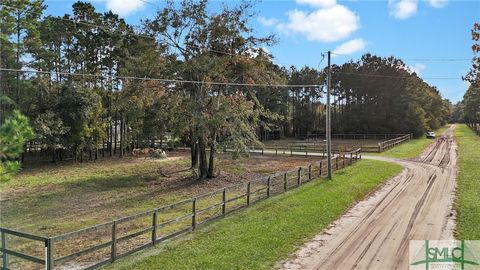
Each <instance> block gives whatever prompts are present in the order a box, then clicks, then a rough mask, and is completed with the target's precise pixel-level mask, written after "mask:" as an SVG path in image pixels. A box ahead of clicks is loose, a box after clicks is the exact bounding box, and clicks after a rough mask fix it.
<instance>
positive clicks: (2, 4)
mask: <svg viewBox="0 0 480 270" xmlns="http://www.w3.org/2000/svg"><path fill="white" fill-rule="evenodd" d="M142 1H143V2H145V3H149V4H151V5H154V6H156V5H155V4H154V3H152V2H149V1H144V0H142ZM0 6H5V7H7V8H10V9H14V10H18V11H26V12H29V13H33V14H37V15H43V13H42V12H35V11H32V10H24V9H20V8H17V7H13V6H9V5H6V4H4V3H0ZM54 19H56V20H62V21H66V22H70V23H75V24H81V25H86V26H91V27H96V28H99V29H102V30H104V31H105V32H110V33H113V31H112V30H111V29H108V28H107V27H105V26H103V25H98V24H94V23H90V22H85V21H78V20H73V19H69V18H64V17H60V16H58V17H54ZM130 35H132V36H137V37H142V38H146V39H151V40H154V41H156V42H157V43H159V44H160V45H164V46H172V45H171V44H169V43H168V42H165V41H158V40H157V39H156V38H155V37H154V36H149V35H144V34H139V33H136V32H133V33H130ZM183 46H185V47H190V48H195V49H199V50H204V51H207V52H210V53H217V54H223V55H230V56H235V57H247V58H248V59H251V60H254V61H258V59H256V58H254V57H251V56H248V55H242V54H236V53H230V52H226V51H220V50H215V49H209V48H207V47H201V46H196V45H191V44H183ZM180 47H181V48H182V49H185V50H188V49H187V48H183V47H182V46H180ZM272 61H273V59H272ZM273 62H276V63H278V64H282V65H293V64H291V63H285V62H279V61H273Z"/></svg>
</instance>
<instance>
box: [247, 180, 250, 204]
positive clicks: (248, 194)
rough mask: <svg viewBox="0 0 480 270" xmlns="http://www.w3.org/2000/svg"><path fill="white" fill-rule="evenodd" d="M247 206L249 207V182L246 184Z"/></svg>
mask: <svg viewBox="0 0 480 270" xmlns="http://www.w3.org/2000/svg"><path fill="white" fill-rule="evenodd" d="M247 206H250V182H248V183H247Z"/></svg>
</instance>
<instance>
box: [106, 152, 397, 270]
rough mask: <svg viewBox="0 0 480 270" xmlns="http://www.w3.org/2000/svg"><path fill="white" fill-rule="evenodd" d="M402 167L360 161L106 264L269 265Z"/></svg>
mask: <svg viewBox="0 0 480 270" xmlns="http://www.w3.org/2000/svg"><path fill="white" fill-rule="evenodd" d="M401 170H402V168H401V166H399V165H396V164H392V163H386V162H382V161H375V160H363V161H361V162H359V163H357V164H355V165H353V166H351V167H348V168H346V169H344V170H341V171H338V172H336V173H335V174H334V179H333V180H332V181H324V180H319V181H314V182H312V183H309V184H307V185H305V186H304V187H302V188H299V189H296V190H293V191H291V192H288V193H286V194H282V195H279V196H277V197H274V198H272V199H270V200H267V201H264V202H261V203H258V204H256V205H255V206H253V207H252V208H249V209H247V210H245V211H243V212H240V213H237V214H234V215H232V216H230V217H227V218H225V219H222V220H220V221H218V222H214V223H213V224H211V225H208V226H205V227H203V228H201V229H199V230H197V231H195V232H193V233H191V234H189V235H187V236H184V237H180V238H178V239H174V240H172V241H170V242H168V243H164V244H160V245H159V246H158V247H156V248H151V249H147V250H145V251H143V252H140V253H138V254H137V255H133V256H129V257H128V258H126V259H123V260H120V261H117V262H116V263H115V264H113V265H110V266H107V269H136V270H138V269H271V268H272V267H274V265H275V264H276V263H277V262H278V261H279V260H281V259H284V258H286V257H287V256H288V254H290V253H292V252H293V251H294V250H295V248H296V247H297V246H298V245H300V244H302V243H303V242H304V241H305V240H307V239H309V238H311V237H313V236H314V235H315V234H317V233H319V232H321V231H322V230H323V229H325V228H326V227H327V226H328V225H329V224H330V223H331V222H333V221H334V220H336V219H337V218H338V217H339V216H340V215H342V214H343V213H344V212H345V211H346V210H347V209H348V208H349V207H350V206H351V205H352V203H354V202H355V201H358V200H361V199H363V198H364V197H365V196H366V195H367V194H368V193H369V192H371V191H372V190H374V189H375V188H376V187H377V186H378V185H379V184H381V183H382V182H384V181H385V180H386V179H389V178H390V177H392V176H394V175H395V174H398V173H399V172H400V171H401Z"/></svg>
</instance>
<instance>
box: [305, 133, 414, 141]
mask: <svg viewBox="0 0 480 270" xmlns="http://www.w3.org/2000/svg"><path fill="white" fill-rule="evenodd" d="M403 135H405V134H383V133H382V134H332V135H331V137H332V139H339V140H387V139H394V138H397V137H400V136H403ZM297 138H299V139H301V140H314V141H317V140H325V134H302V135H298V136H297Z"/></svg>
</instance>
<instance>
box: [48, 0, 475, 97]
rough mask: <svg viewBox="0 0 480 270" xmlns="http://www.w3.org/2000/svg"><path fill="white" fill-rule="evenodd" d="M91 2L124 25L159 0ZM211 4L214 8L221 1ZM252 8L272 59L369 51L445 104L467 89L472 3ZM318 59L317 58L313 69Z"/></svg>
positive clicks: (312, 0) (59, 6)
mask: <svg viewBox="0 0 480 270" xmlns="http://www.w3.org/2000/svg"><path fill="white" fill-rule="evenodd" d="M73 2H74V1H63V0H62V1H58V0H50V1H48V0H47V1H45V4H46V5H48V8H47V11H46V14H53V15H62V14H64V13H71V5H72V3H73ZM92 3H93V4H94V5H95V7H96V8H97V10H98V11H106V10H109V9H111V10H112V11H114V12H116V13H118V14H120V15H121V16H123V17H124V18H125V19H126V20H127V22H129V23H131V24H139V23H140V20H141V19H145V18H152V17H153V16H154V14H155V10H156V8H157V7H160V8H161V7H162V6H163V3H164V2H163V1H155V0H145V1H144V0H94V1H92ZM229 3H232V1H230V2H229ZM233 3H234V2H233ZM211 4H212V9H215V8H218V7H219V6H220V5H221V2H220V1H212V3H211ZM255 9H256V16H255V17H254V19H253V20H252V28H253V29H254V31H255V32H256V33H257V34H259V35H266V34H275V35H276V36H277V38H278V40H279V42H278V43H277V44H276V45H275V46H273V47H270V48H267V49H268V51H269V52H271V53H272V54H273V55H274V57H275V61H276V62H277V63H278V64H281V65H288V66H290V65H295V66H299V67H300V66H303V65H308V66H311V67H318V66H319V63H320V60H321V58H322V57H321V54H322V52H325V51H328V50H331V51H334V52H337V53H338V54H341V55H340V56H335V57H333V59H332V62H333V63H336V64H342V63H344V62H345V61H348V60H350V59H358V58H359V57H360V56H361V55H362V54H363V53H366V52H370V53H373V54H376V55H380V56H391V55H393V56H396V57H399V58H401V59H404V60H405V62H406V63H407V65H409V66H410V67H411V68H412V69H414V70H416V71H417V73H418V74H419V75H420V77H422V78H425V80H426V81H427V82H428V83H429V84H431V85H434V86H436V87H437V88H438V89H439V90H440V92H441V93H442V95H443V96H444V97H446V98H448V99H450V100H452V101H453V102H456V101H459V100H461V99H462V97H463V94H464V93H465V91H466V89H467V88H468V84H467V83H466V82H463V81H462V80H461V76H462V75H464V74H465V73H466V72H467V71H468V70H469V68H470V66H471V62H470V60H469V59H471V58H472V56H473V55H472V51H471V45H472V41H471V36H470V29H471V28H472V26H473V23H474V22H475V21H476V22H480V1H476V0H470V1H453V0H426V1H418V0H390V1H375V0H370V1H363V0H350V1H338V0H337V1H335V0H296V1H268V0H264V1H263V2H259V3H257V5H256V6H255ZM438 59H454V60H455V61H437V60H438ZM465 59H467V60H465ZM325 64H326V61H323V62H322V63H321V64H320V67H323V66H324V65H325ZM435 78H453V79H435Z"/></svg>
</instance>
